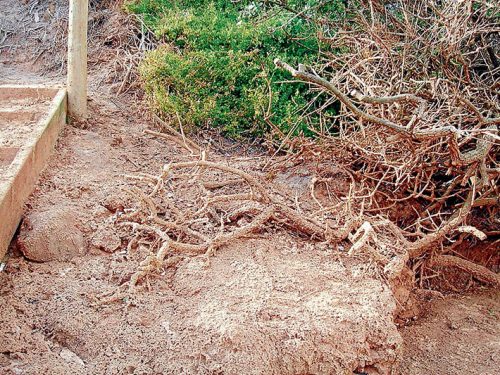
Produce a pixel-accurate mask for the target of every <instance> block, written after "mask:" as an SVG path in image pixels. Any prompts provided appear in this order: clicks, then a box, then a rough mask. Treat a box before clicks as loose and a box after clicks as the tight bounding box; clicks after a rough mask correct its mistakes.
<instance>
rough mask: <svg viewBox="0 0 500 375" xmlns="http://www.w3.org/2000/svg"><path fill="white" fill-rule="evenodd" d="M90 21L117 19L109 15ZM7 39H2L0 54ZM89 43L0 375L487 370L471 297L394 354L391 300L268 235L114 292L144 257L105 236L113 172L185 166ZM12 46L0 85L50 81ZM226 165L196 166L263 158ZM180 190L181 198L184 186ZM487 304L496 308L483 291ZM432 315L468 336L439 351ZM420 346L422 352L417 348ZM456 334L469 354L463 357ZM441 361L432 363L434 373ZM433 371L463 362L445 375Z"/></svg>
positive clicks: (491, 349)
mask: <svg viewBox="0 0 500 375" xmlns="http://www.w3.org/2000/svg"><path fill="white" fill-rule="evenodd" d="M2 2H7V3H9V4H7V5H9V6H8V8H9V12H6V17H7V18H8V19H9V21H12V17H14V18H16V17H17V18H20V19H23V20H25V22H30V21H29V20H31V23H30V25H31V26H33V22H34V21H33V18H34V17H35V15H34V14H35V13H33V12H31V13H30V12H29V9H31V8H30V4H23V3H21V2H18V1H14V0H2ZM51 4H53V6H55V7H56V9H58V8H57V7H59V2H57V1H53V2H50V3H49V4H48V5H47V4H42V5H38V7H40V6H42V8H40V12H39V16H38V17H40V14H45V13H44V12H45V11H46V9H45V8H43V6H52V5H51ZM33 9H35V11H36V9H38V8H37V7H36V6H35V8H33ZM104 11H105V12H107V13H106V14H111V15H113V17H114V19H115V20H116V17H118V18H119V15H117V14H118V13H117V12H118V11H117V10H116V8H110V9H104ZM16 12H17V13H16ZM2 17H4V15H3V13H2V16H1V17H0V19H1V18H2ZM93 17H96V18H98V17H97V16H96V15H95V14H93ZM43 20H44V21H43V22H49V21H48V20H46V19H45V18H43ZM9 24H14V23H13V22H10V23H9ZM104 27H105V26H103V30H105V28H104ZM21 36H22V35H21ZM16 38H17V39H16ZM21 39H22V38H21V37H20V36H19V34H14V35H13V36H12V38H11V39H10V42H9V43H18V41H19V40H21ZM16 41H17V42H16ZM28 43H30V41H28ZM91 44H92V48H93V50H94V51H100V55H99V56H102V61H100V65H99V66H98V67H96V66H93V71H92V73H91V77H90V79H91V90H90V98H91V101H90V103H89V106H90V107H89V108H90V113H91V118H90V119H89V121H88V122H87V123H85V124H73V125H70V126H67V127H66V128H65V130H64V131H63V134H62V135H61V137H60V139H59V143H58V146H57V149H56V151H55V153H54V155H53V157H52V158H51V160H50V163H49V165H48V167H47V168H46V170H45V172H44V174H43V176H42V178H41V180H40V182H39V184H38V187H37V189H36V191H35V192H34V194H33V196H32V197H31V199H30V201H29V202H28V204H27V207H26V220H25V222H24V223H23V226H22V228H21V232H20V235H19V241H14V242H13V244H12V249H11V256H10V258H9V259H8V261H7V265H6V268H5V269H4V270H3V272H0V327H1V330H0V373H1V374H43V373H50V374H68V373H74V374H178V373H188V374H195V373H196V374H214V373H219V374H223V373H224V374H241V373H244V374H306V373H307V374H352V373H353V371H357V373H363V372H365V373H367V374H376V373H390V372H391V371H392V372H393V373H395V372H400V373H402V374H408V373H409V374H428V373H431V374H432V373H435V374H438V373H439V374H440V373H443V374H448V373H449V374H452V373H480V371H486V372H483V373H484V374H489V372H487V371H490V370H492V369H495V368H498V367H499V365H500V363H499V362H498V355H497V356H496V357H489V356H490V355H492V354H494V353H495V350H497V352H498V345H497V344H498V340H497V341H496V342H495V341H491V340H494V335H496V337H498V317H499V316H500V312H499V306H498V304H497V303H496V304H491V305H488V306H489V307H488V308H491V311H492V312H490V310H488V308H487V309H485V308H484V306H485V305H484V304H483V305H481V304H480V302H479V300H478V299H474V298H476V297H471V298H472V299H470V300H468V299H464V300H462V302H463V305H460V304H457V303H454V301H455V300H454V299H446V300H443V301H438V302H436V303H435V304H433V305H431V306H432V308H431V313H430V314H429V315H428V316H427V317H425V318H424V319H423V320H422V321H421V323H420V321H417V322H416V323H414V324H413V325H412V326H410V327H407V328H403V329H402V330H401V332H402V334H403V336H404V338H405V346H404V352H403V351H402V349H403V344H402V339H401V335H400V333H399V332H398V331H397V326H396V324H395V323H394V316H393V315H394V311H395V310H396V307H397V302H396V300H395V298H394V297H393V295H392V293H391V291H390V290H389V288H388V287H387V285H386V283H385V281H384V280H383V279H382V278H381V277H380V274H379V272H377V270H376V267H374V266H373V265H372V264H367V263H366V261H365V260H364V259H361V258H360V259H352V260H349V259H346V258H344V257H339V256H338V254H336V253H332V251H330V250H329V249H328V248H327V247H324V246H321V245H319V244H317V243H314V242H311V241H309V240H306V239H303V238H301V237H299V236H297V235H295V234H293V233H289V232H286V231H283V230H281V229H280V228H277V227H276V228H275V227H268V228H266V229H264V230H263V231H262V232H260V233H258V234H255V235H253V236H250V237H247V238H244V239H242V240H239V241H238V242H236V243H232V244H230V245H228V246H225V247H223V248H221V249H219V250H218V252H217V254H216V255H215V256H214V257H213V258H211V260H210V263H207V262H206V259H204V258H200V257H194V258H190V257H186V258H182V259H179V262H178V263H177V264H174V265H172V266H171V267H163V269H162V270H161V272H160V273H159V274H156V275H152V276H151V277H150V278H149V279H147V280H146V282H145V283H144V284H142V285H141V286H140V287H139V288H138V289H137V290H136V291H135V292H133V293H130V294H117V291H118V290H120V286H122V285H124V284H125V283H126V282H127V281H129V280H130V277H131V275H132V274H133V273H134V272H135V271H136V270H137V267H138V265H139V263H140V261H141V260H143V259H144V258H145V257H146V256H147V253H148V250H147V247H146V246H144V245H141V246H139V247H138V248H137V249H135V250H132V251H130V252H127V251H126V249H127V243H128V241H129V239H130V235H128V234H127V233H126V232H125V233H124V232H122V231H117V230H116V228H115V226H114V225H113V220H114V217H115V216H114V215H115V214H116V212H120V211H122V210H123V205H124V203H126V202H127V200H128V199H129V198H127V196H126V195H125V194H124V193H123V188H127V187H130V186H131V181H130V180H129V179H127V178H125V177H123V175H124V174H135V173H138V172H149V173H157V171H158V170H159V168H161V167H162V166H163V165H164V164H165V163H168V162H172V161H180V160H191V159H192V158H191V156H189V155H188V154H187V153H186V152H185V151H184V150H183V149H182V148H180V147H179V146H177V145H175V144H173V143H169V142H165V141H161V140H158V139H154V138H150V137H148V136H145V135H144V134H143V131H144V129H146V128H147V127H149V126H152V123H151V121H150V120H149V119H148V117H147V114H146V111H145V110H144V109H143V108H140V107H139V106H140V105H141V104H140V103H139V102H137V101H136V100H134V98H132V97H129V96H120V97H116V96H115V95H114V94H110V91H111V90H110V87H115V86H116V82H114V81H113V80H112V81H111V82H108V81H107V79H106V77H107V74H106V70H112V67H113V66H114V64H113V61H112V60H109V57H110V56H115V53H114V49H113V48H116V47H115V46H113V47H106V45H105V44H104V42H103V39H99V38H97V37H96V39H95V40H91ZM29 46H30V44H27V45H26V46H25V47H27V48H25V49H24V50H23V53H25V54H29V53H33V54H35V55H36V52H37V51H39V48H40V45H39V44H37V45H36V46H35V47H33V48H32V49H31V50H30V48H29ZM91 50H92V49H91ZM16 51H19V48H16V49H12V50H10V49H9V50H8V51H7V52H4V50H2V55H0V83H27V82H30V81H35V82H37V83H40V82H52V83H53V82H63V78H62V75H61V74H60V72H59V73H57V72H54V70H53V66H54V61H52V63H51V64H49V63H47V64H45V63H44V64H42V63H41V61H45V60H44V59H38V60H36V61H35V66H33V65H30V64H16V61H17V62H19V61H20V60H22V59H20V58H19V57H15V56H17V55H16V53H18V52H16ZM13 56H14V57H15V58H14V57H13ZM37 64H38V65H37ZM51 69H52V70H51ZM47 72H49V73H47ZM118 85H119V82H118ZM232 154H233V156H223V155H222V154H221V153H217V152H213V153H212V154H211V156H210V157H211V158H212V160H216V161H219V162H225V163H231V164H232V165H233V166H238V167H241V168H244V169H245V170H247V171H250V172H254V173H258V172H260V171H261V169H262V166H263V165H264V164H265V163H266V162H267V158H266V157H258V156H251V155H243V154H241V155H239V156H238V157H235V155H234V151H233V152H232ZM308 178H309V179H310V176H308V173H307V171H303V173H302V174H301V175H300V176H298V175H297V174H296V173H294V174H290V173H286V172H285V173H283V174H281V175H278V176H276V179H275V180H276V183H278V184H281V188H283V189H290V190H294V191H295V190H297V189H299V188H300V187H303V186H304V183H303V182H302V180H307V179H308ZM342 188H343V186H342V184H341V183H340V184H339V186H338V189H339V190H342ZM178 193H180V194H182V193H183V192H182V191H180V192H178ZM184 193H185V196H186V197H190V189H189V187H185V190H184ZM125 206H126V205H125ZM68 212H71V214H69V215H68ZM37 223H42V225H40V224H37ZM47 232H50V233H47ZM59 233H61V234H63V240H64V241H70V242H72V245H75V243H76V242H77V241H79V238H80V236H83V240H84V243H85V249H84V253H85V254H83V255H82V256H79V255H81V253H80V249H79V247H78V246H76V248H78V251H75V247H74V246H72V245H67V246H63V247H60V246H58V244H57V242H58V241H59V240H58V239H57V236H58V234H59ZM47 238H50V239H49V240H47ZM30 239H31V240H30ZM34 239H41V240H39V241H38V242H37V241H35V240H34ZM75 241H76V242H75ZM23 253H24V255H26V257H25V256H23ZM30 254H37V255H36V257H35V256H30ZM40 254H42V256H43V255H50V257H49V258H45V259H44V258H40V257H39V256H40ZM30 257H31V258H32V260H29V259H28V258H30ZM33 260H38V261H40V260H43V261H46V262H35V261H33ZM47 260H50V261H47ZM491 296H492V297H491V298H493V297H496V298H497V301H498V294H496V295H494V294H492V295H491ZM116 297H118V298H116ZM477 298H480V299H481V301H484V302H485V301H487V299H483V298H482V297H477ZM488 298H489V297H488ZM485 303H486V302H485ZM464 306H465V307H464ZM447 309H450V310H451V311H452V312H453V313H455V314H460V313H462V312H463V311H468V312H469V314H470V315H472V316H474V317H476V318H475V321H474V327H475V329H477V335H474V336H472V335H469V334H468V333H469V331H467V329H463V330H462V329H456V330H454V331H453V333H454V336H453V337H454V339H455V341H456V343H457V344H456V345H453V346H450V345H448V346H447V348H446V350H444V349H443V350H444V351H439V350H438V349H439V348H440V347H442V346H445V345H447V338H446V335H445V334H446V333H447V332H448V330H449V328H447V326H446V325H443V324H442V323H441V320H440V317H443V314H444V312H445V311H447ZM434 311H436V313H435V315H433V313H432V312H434ZM450 316H451V315H450ZM455 316H456V317H457V321H459V323H460V322H461V320H460V319H459V315H455ZM460 316H461V315H460ZM464 316H465V315H464ZM434 317H435V318H434ZM433 319H434V320H433ZM457 324H458V323H457ZM460 324H462V323H460ZM495 324H496V326H495ZM459 327H464V328H468V327H470V326H468V325H466V324H465V323H464V324H463V325H459ZM495 327H496V328H495ZM483 334H484V335H487V336H482V335H483ZM429 335H432V337H433V338H434V340H435V341H434V342H435V344H434V346H432V348H435V350H430V351H429V350H427V349H425V348H426V346H422V344H421V342H420V341H419V340H420V338H425V337H426V336H429ZM481 336H482V337H488V338H490V339H491V340H490V341H488V340H486V341H485V340H482V339H481ZM470 337H473V340H474V341H473V342H471V343H468V345H469V346H470V347H472V346H474V347H476V348H477V351H467V350H465V349H466V348H465V347H464V346H465V343H466V342H467V340H468V339H469V338H470ZM495 345H497V346H495ZM402 354H403V355H402ZM474 354H476V355H479V356H480V357H479V359H480V360H483V361H481V365H479V364H478V363H477V362H476V361H475V358H473V355H474ZM442 355H447V356H448V358H447V359H446V360H442V361H441V362H439V358H441V357H440V356H442ZM468 355H470V357H467V358H466V360H464V358H462V357H463V356H468ZM461 356H462V357H461ZM401 358H402V359H403V361H402V364H401V366H399V367H398V364H397V359H401ZM487 358H490V360H488V361H486V359H487ZM442 363H446V364H447V365H446V366H447V368H448V369H456V368H458V366H460V365H461V364H464V367H462V371H460V372H453V371H451V372H450V371H448V370H446V371H448V372H446V371H444V370H443V367H441V365H442ZM480 366H481V367H480ZM490 366H491V367H490ZM419 371H420V372H419ZM491 373H492V372H491Z"/></svg>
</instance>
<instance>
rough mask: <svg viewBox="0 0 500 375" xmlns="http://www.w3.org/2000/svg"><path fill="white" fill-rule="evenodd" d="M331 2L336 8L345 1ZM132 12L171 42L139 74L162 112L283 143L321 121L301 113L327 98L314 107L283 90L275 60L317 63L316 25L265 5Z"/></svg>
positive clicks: (228, 2)
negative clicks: (282, 138) (270, 134)
mask: <svg viewBox="0 0 500 375" xmlns="http://www.w3.org/2000/svg"><path fill="white" fill-rule="evenodd" d="M332 3H334V4H335V6H336V7H338V6H339V4H340V1H339V0H336V1H332ZM304 4H305V2H303V1H296V2H295V5H297V6H299V5H300V6H302V7H303V6H305V5H304ZM127 7H128V9H129V11H131V12H134V13H137V14H141V15H142V16H143V17H144V20H145V22H146V23H147V25H148V26H149V27H151V28H152V29H153V30H154V31H155V33H156V34H157V35H158V37H162V38H164V39H166V40H167V41H168V42H169V43H170V45H169V46H168V47H165V46H163V47H161V48H159V49H157V50H156V51H154V52H152V53H150V54H149V55H148V56H147V58H146V59H145V61H144V62H143V63H142V66H141V69H140V70H141V73H142V76H143V78H144V81H145V83H146V91H147V93H148V94H149V95H150V96H151V98H152V99H153V101H154V103H155V106H156V107H157V109H159V110H160V111H162V112H164V113H166V114H178V115H179V116H181V117H182V119H183V121H184V123H185V124H187V125H191V126H213V127H221V128H222V129H223V130H224V132H226V133H227V134H228V135H231V136H240V135H251V136H262V135H264V134H265V133H266V132H268V131H269V130H270V128H272V129H273V133H274V134H275V135H279V134H280V133H282V134H281V136H282V135H283V134H286V133H288V132H290V133H291V134H293V135H297V134H305V135H312V134H313V132H312V131H311V129H312V128H313V127H315V126H316V122H317V121H318V119H317V118H315V117H314V116H308V117H304V116H303V111H304V109H307V110H308V111H311V110H313V109H314V108H315V107H317V106H319V105H321V104H323V103H324V101H325V100H326V97H323V96H321V95H320V97H319V99H317V100H316V101H315V102H314V103H313V105H312V106H310V105H309V104H308V103H309V101H310V100H312V99H313V98H314V96H313V94H311V93H310V92H309V88H308V86H307V85H305V84H299V83H297V84H294V85H290V84H284V83H283V81H286V80H289V76H288V75H287V74H286V73H284V72H282V71H280V70H277V69H275V67H274V64H273V60H274V59H275V58H276V57H278V58H281V59H283V60H286V61H287V62H289V63H291V64H296V63H299V62H301V63H309V62H312V61H315V60H316V59H318V57H319V52H318V51H319V50H320V49H321V48H324V46H321V45H320V43H319V42H318V38H317V32H318V30H317V29H316V28H315V26H313V25H312V24H310V23H308V22H307V21H306V20H304V19H302V18H300V17H292V16H291V13H290V12H287V11H283V10H277V9H275V8H269V7H268V6H267V5H266V4H265V2H249V1H240V2H233V1H232V0H210V1H209V0H198V1H195V0H177V1H176V0H136V1H134V2H132V3H130V4H128V6H127ZM332 9H335V11H336V12H338V11H339V10H338V9H337V8H331V9H330V11H331V10H332ZM326 113H327V114H328V113H329V112H328V111H326ZM330 113H331V114H334V109H333V108H330Z"/></svg>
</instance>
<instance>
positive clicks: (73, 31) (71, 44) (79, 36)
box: [67, 0, 89, 120]
mask: <svg viewBox="0 0 500 375" xmlns="http://www.w3.org/2000/svg"><path fill="white" fill-rule="evenodd" d="M88 10H89V2H88V0H70V2H69V34H68V83H67V84H68V112H69V114H70V116H72V117H74V118H76V119H79V120H85V119H86V118H87V22H88Z"/></svg>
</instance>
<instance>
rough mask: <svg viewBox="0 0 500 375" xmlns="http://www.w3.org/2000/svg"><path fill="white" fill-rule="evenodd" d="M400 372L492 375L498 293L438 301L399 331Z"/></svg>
mask: <svg viewBox="0 0 500 375" xmlns="http://www.w3.org/2000/svg"><path fill="white" fill-rule="evenodd" d="M401 333H402V335H403V339H404V342H405V344H404V351H403V353H404V354H403V356H402V361H401V367H400V370H401V373H402V374H407V375H421V374H429V375H455V374H478V375H493V374H497V373H498V369H499V368H500V293H499V292H498V291H484V292H480V293H479V292H478V293H475V294H467V295H462V296H451V297H446V298H444V299H437V300H435V301H433V302H432V303H431V304H430V305H428V306H427V312H426V314H425V316H423V317H422V318H421V319H419V320H418V321H416V322H415V323H413V324H411V325H409V326H407V327H405V328H403V329H402V331H401Z"/></svg>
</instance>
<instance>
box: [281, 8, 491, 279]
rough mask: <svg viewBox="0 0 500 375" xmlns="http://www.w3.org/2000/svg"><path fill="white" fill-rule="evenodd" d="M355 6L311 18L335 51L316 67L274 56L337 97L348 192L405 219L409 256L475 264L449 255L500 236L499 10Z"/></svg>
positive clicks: (338, 148) (336, 151) (336, 140)
mask: <svg viewBox="0 0 500 375" xmlns="http://www.w3.org/2000/svg"><path fill="white" fill-rule="evenodd" d="M297 14H299V13H297ZM348 14H349V17H346V19H345V20H344V21H343V22H338V21H333V20H332V21H331V22H329V21H328V20H324V19H321V20H314V19H312V20H311V19H310V18H309V19H308V22H316V23H317V24H318V25H319V26H320V27H321V30H322V32H321V35H320V38H321V40H322V41H323V42H324V43H326V44H328V45H329V46H330V47H331V48H330V51H334V52H324V53H323V56H324V59H323V61H321V63H320V64H318V65H317V66H313V67H304V66H302V65H299V66H298V67H297V68H295V67H292V66H290V65H288V64H287V63H286V62H283V61H279V60H276V65H277V66H278V67H279V68H282V69H285V70H287V71H289V72H290V73H291V75H292V76H293V77H295V78H296V79H297V80H299V81H301V82H306V83H309V84H310V85H311V89H312V90H320V91H323V92H327V93H329V94H330V95H331V96H332V101H338V102H340V103H341V110H340V113H339V115H338V117H337V118H336V120H335V121H334V122H333V123H332V125H331V127H330V129H329V131H324V132H323V133H322V134H321V137H322V138H323V139H324V140H325V143H326V145H325V147H327V148H328V149H329V150H330V155H332V157H333V158H334V159H335V161H336V162H339V161H341V162H342V163H344V165H345V166H346V167H348V168H349V169H350V170H351V171H352V173H353V175H354V176H355V179H356V190H355V193H354V194H353V197H352V199H355V200H357V201H360V202H362V204H363V206H364V207H365V208H366V209H367V211H369V212H372V213H385V214H386V215H387V216H388V217H389V218H391V220H392V221H393V222H394V223H395V224H396V225H397V226H398V227H399V228H400V231H401V234H402V236H403V237H404V238H405V242H406V247H407V249H408V257H409V259H410V260H412V261H413V262H414V263H415V264H422V260H424V259H425V258H427V257H429V256H432V260H433V262H434V264H437V265H454V266H457V267H459V268H462V269H464V270H466V271H468V272H470V273H475V265H474V264H472V263H468V262H467V261H465V260H463V259H460V258H457V257H454V256H452V255H448V253H450V252H452V251H453V248H454V247H455V246H457V245H458V244H459V243H461V242H462V241H464V240H468V239H469V238H470V237H474V238H475V239H479V240H484V239H486V237H487V236H490V237H492V238H493V239H494V238H495V237H498V235H499V230H498V228H499V217H498V212H499V211H498V208H499V185H498V181H499V174H500V168H499V164H498V163H499V154H498V150H499V148H498V145H499V142H498V141H499V140H500V138H499V135H498V125H499V124H500V117H499V114H500V101H499V97H498V95H499V94H498V93H499V89H500V66H499V61H498V54H499V45H500V37H499V31H500V28H499V26H498V25H499V24H498V14H499V7H498V5H494V3H493V2H488V1H471V0H470V1H443V2H438V1H429V0H428V1H417V2H415V1H410V0H408V1H407V0H401V1H397V2H395V1H383V0H369V1H361V2H360V4H358V5H352V6H351V7H350V8H349V9H348ZM405 206H406V207H411V208H412V210H411V211H410V212H408V210H406V209H405V210H402V207H405ZM401 212H404V214H403V215H401ZM417 271H418V269H417ZM483 279H484V278H483ZM489 279H491V280H498V277H497V276H496V275H494V274H493V275H492V274H490V275H489ZM496 282H498V281H496Z"/></svg>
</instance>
